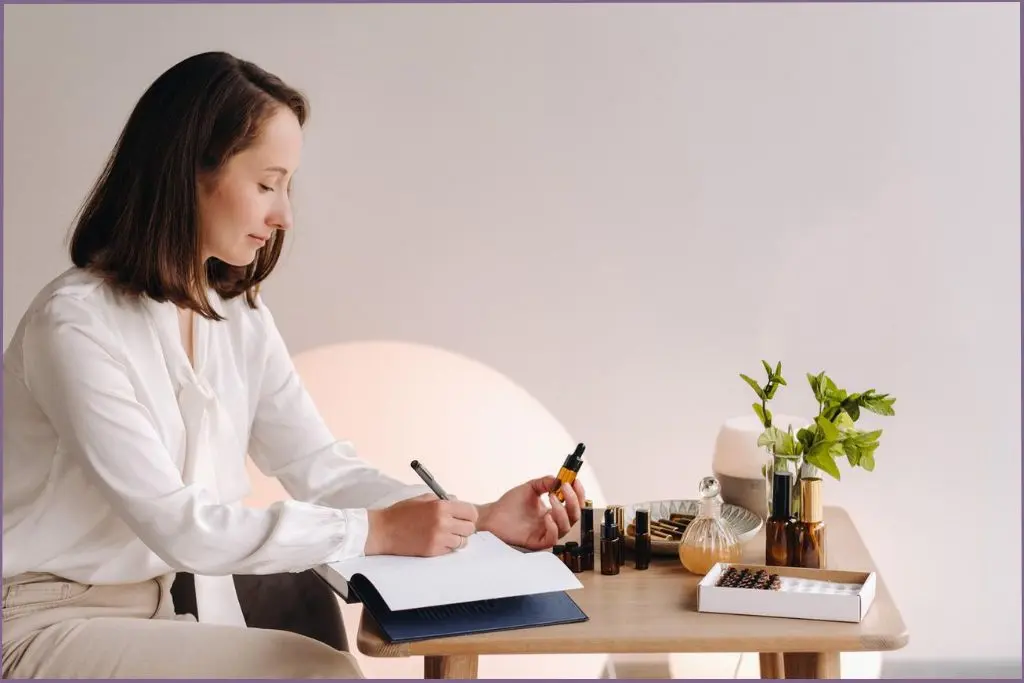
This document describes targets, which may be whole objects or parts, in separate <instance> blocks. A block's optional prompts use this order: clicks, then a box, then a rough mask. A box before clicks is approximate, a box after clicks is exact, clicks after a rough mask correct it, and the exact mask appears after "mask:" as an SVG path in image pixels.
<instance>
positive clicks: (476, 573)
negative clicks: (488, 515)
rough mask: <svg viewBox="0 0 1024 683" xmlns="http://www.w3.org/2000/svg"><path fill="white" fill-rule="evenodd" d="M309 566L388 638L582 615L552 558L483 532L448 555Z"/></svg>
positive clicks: (565, 573)
mask: <svg viewBox="0 0 1024 683" xmlns="http://www.w3.org/2000/svg"><path fill="white" fill-rule="evenodd" d="M316 571H317V573H318V574H319V575H320V576H321V578H323V579H324V580H325V581H326V582H327V583H328V584H330V586H331V587H332V588H333V589H334V590H335V591H336V592H337V593H338V594H339V595H341V596H342V597H343V598H345V599H346V600H347V601H349V602H355V601H361V602H362V603H363V605H364V607H365V608H366V610H367V611H368V612H370V614H371V615H372V616H373V617H374V618H375V620H376V621H377V623H378V625H379V626H380V627H381V630H382V631H383V632H384V634H385V635H386V636H387V637H388V638H390V639H391V640H392V641H394V642H400V641H408V640H417V639H423V638H437V637H442V636H450V635H461V634H465V633H479V632H484V631H493V630H504V629H510V628H524V627H528V626H542V625H549V624H558V623H568V622H573V621H585V620H586V619H587V616H586V614H584V613H583V612H582V610H580V608H579V607H578V606H577V605H576V603H575V602H573V600H572V599H571V598H570V597H569V596H568V594H566V593H565V591H568V590H575V589H578V588H582V587H583V585H582V584H581V583H580V581H579V579H577V578H576V575H575V574H573V573H572V571H571V570H570V569H569V568H568V567H566V566H565V564H564V563H563V562H562V561H561V560H560V559H559V558H558V557H557V556H555V555H554V554H553V553H550V552H536V553H531V552H520V551H518V550H516V549H515V548H512V547H511V546H509V545H507V544H506V543H504V542H503V541H501V539H499V538H497V537H496V536H494V535H493V534H491V533H489V532H477V533H475V534H473V535H472V536H470V537H469V539H468V543H467V545H466V547H465V548H463V549H462V550H460V551H457V552H454V553H449V554H447V555H441V556H438V557H398V556H394V555H376V556H373V557H360V558H355V559H352V560H346V561H344V562H332V563H330V564H326V565H321V566H320V567H318V568H317V569H316Z"/></svg>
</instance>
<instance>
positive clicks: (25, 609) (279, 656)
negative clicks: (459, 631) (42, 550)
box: [2, 574, 363, 679]
mask: <svg viewBox="0 0 1024 683" xmlns="http://www.w3.org/2000/svg"><path fill="white" fill-rule="evenodd" d="M173 580H174V575H173V574H172V575H168V576H165V577H161V578H159V579H155V580H153V581H146V582H143V583H137V584H128V585H120V586H93V585H85V584H80V583H76V582H74V581H66V580H63V579H60V578H57V577H55V576H52V575H49V574H23V575H20V576H17V577H14V578H12V579H5V580H4V581H3V631H2V636H3V677H4V678H278V679H281V678H293V679H294V678H362V677H363V675H362V672H361V671H360V670H359V665H358V664H357V663H356V660H355V659H354V658H353V657H352V655H351V654H349V653H347V652H340V651H338V650H335V649H334V648H332V647H330V646H328V645H324V644H323V643H320V642H318V641H316V640H313V639H312V638H307V637H305V636H301V635H298V634H295V633H291V632H288V631H275V630H269V629H257V628H238V627H233V626H219V625H212V624H200V623H197V622H196V621H195V620H194V619H193V618H192V617H191V615H189V616H188V617H182V616H176V615H175V614H174V605H173V603H172V601H171V592H170V587H171V583H172V582H173Z"/></svg>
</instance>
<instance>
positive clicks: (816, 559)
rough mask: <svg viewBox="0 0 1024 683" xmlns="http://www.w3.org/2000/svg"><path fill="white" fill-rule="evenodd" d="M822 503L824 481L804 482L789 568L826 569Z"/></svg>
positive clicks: (794, 527)
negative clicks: (822, 484) (822, 483)
mask: <svg viewBox="0 0 1024 683" xmlns="http://www.w3.org/2000/svg"><path fill="white" fill-rule="evenodd" d="M823 512H824V511H823V510H822V504H821V479H801V480H800V519H799V521H797V523H796V524H794V525H793V534H792V538H793V545H792V546H791V552H790V560H789V565H790V566H791V567H807V568H809V569H825V568H826V566H827V562H828V553H827V552H826V547H825V545H826V544H825V521H824V514H823Z"/></svg>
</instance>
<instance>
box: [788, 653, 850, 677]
mask: <svg viewBox="0 0 1024 683" xmlns="http://www.w3.org/2000/svg"><path fill="white" fill-rule="evenodd" d="M784 659H785V662H786V666H785V672H786V678H804V679H807V678H840V675H839V653H838V652H787V653H786V654H785V655H784Z"/></svg>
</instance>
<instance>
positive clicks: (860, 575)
mask: <svg viewBox="0 0 1024 683" xmlns="http://www.w3.org/2000/svg"><path fill="white" fill-rule="evenodd" d="M728 567H736V568H737V569H740V570H743V569H749V570H751V571H754V572H756V571H758V570H759V569H764V570H766V571H767V572H768V573H770V574H778V575H779V576H780V577H782V578H783V579H784V580H785V579H786V578H791V579H810V580H812V581H825V582H829V583H838V584H856V585H857V586H859V589H857V590H856V591H855V592H850V593H826V592H810V591H806V592H805V591H790V590H759V589H753V588H724V587H719V586H716V585H715V584H716V583H717V582H718V579H719V577H720V576H721V575H722V572H723V571H725V570H726V569H727V568H728ZM876 582H877V579H876V577H875V573H874V572H851V571H839V570H834V569H803V568H798V567H768V566H765V565H760V564H730V563H725V562H719V563H718V564H716V565H715V566H714V567H712V568H711V571H709V572H708V573H707V575H706V576H705V577H704V578H703V579H701V582H700V583H699V584H697V611H698V612H719V613H722V614H749V615H753V616H762V617H789V618H792V619H818V620H824V621H851V622H859V621H860V620H861V619H863V618H864V615H865V614H867V613H868V610H869V609H871V603H872V601H874V599H875V584H876Z"/></svg>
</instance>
